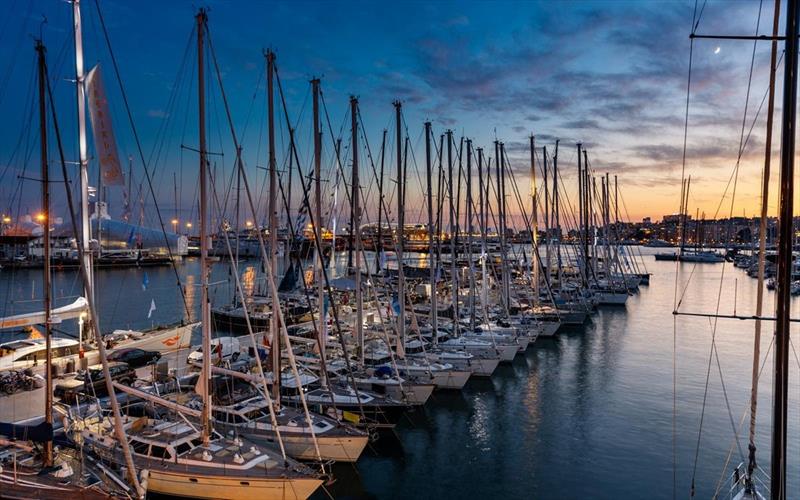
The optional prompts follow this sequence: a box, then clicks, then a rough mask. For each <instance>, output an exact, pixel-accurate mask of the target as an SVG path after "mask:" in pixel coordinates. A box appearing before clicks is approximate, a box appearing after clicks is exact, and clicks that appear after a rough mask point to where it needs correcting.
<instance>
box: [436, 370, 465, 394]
mask: <svg viewBox="0 0 800 500" xmlns="http://www.w3.org/2000/svg"><path fill="white" fill-rule="evenodd" d="M471 375H472V372H471V371H469V370H465V371H457V370H442V371H439V372H434V373H433V383H434V384H435V385H436V388H437V389H453V390H460V389H462V388H463V387H464V385H466V383H467V381H468V380H469V377H470V376H471Z"/></svg>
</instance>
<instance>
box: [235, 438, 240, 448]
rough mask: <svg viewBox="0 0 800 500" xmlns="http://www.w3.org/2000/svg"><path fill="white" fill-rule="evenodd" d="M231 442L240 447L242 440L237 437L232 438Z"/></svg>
mask: <svg viewBox="0 0 800 500" xmlns="http://www.w3.org/2000/svg"><path fill="white" fill-rule="evenodd" d="M233 444H234V445H236V446H238V447H240V448H241V447H242V440H241V439H240V438H238V437H237V438H236V439H234V440H233Z"/></svg>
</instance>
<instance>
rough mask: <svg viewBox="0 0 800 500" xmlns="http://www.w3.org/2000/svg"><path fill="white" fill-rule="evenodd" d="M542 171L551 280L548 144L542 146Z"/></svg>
mask: <svg viewBox="0 0 800 500" xmlns="http://www.w3.org/2000/svg"><path fill="white" fill-rule="evenodd" d="M542 171H543V173H544V176H543V177H544V178H543V181H544V243H545V250H546V251H547V255H546V256H545V264H546V268H545V279H546V280H547V281H550V254H551V252H550V192H549V191H550V183H549V182H548V180H547V146H542Z"/></svg>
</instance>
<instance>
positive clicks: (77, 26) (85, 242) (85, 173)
mask: <svg viewBox="0 0 800 500" xmlns="http://www.w3.org/2000/svg"><path fill="white" fill-rule="evenodd" d="M72 24H73V32H74V33H73V38H74V39H75V88H76V91H77V100H78V154H79V161H80V190H81V241H79V242H78V244H79V245H81V246H82V247H83V263H84V264H85V265H86V271H87V273H88V274H89V282H88V283H86V284H84V289H83V290H84V292H83V293H85V294H87V295H88V294H90V293H94V292H93V290H94V266H93V265H92V251H91V248H90V246H89V240H90V238H91V237H92V235H91V225H90V222H89V154H88V152H87V148H86V84H85V78H86V75H85V73H84V69H83V35H82V31H81V4H80V0H72ZM98 224H99V220H98ZM94 320H95V319H94V318H92V317H91V316H89V318H88V321H94ZM82 340H83V338H82V337H81V339H80V343H79V345H78V352H79V353H80V354H79V355H80V359H81V360H83V359H84V358H83V342H82Z"/></svg>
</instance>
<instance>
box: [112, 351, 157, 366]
mask: <svg viewBox="0 0 800 500" xmlns="http://www.w3.org/2000/svg"><path fill="white" fill-rule="evenodd" d="M159 359H161V353H160V352H158V351H145V350H144V349H138V348H135V347H129V348H126V349H119V350H117V351H114V352H112V353H111V354H110V355H109V356H108V360H109V361H121V362H123V363H128V366H130V367H131V368H139V367H142V366H147V365H154V364H156V363H157V362H158V360H159Z"/></svg>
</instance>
